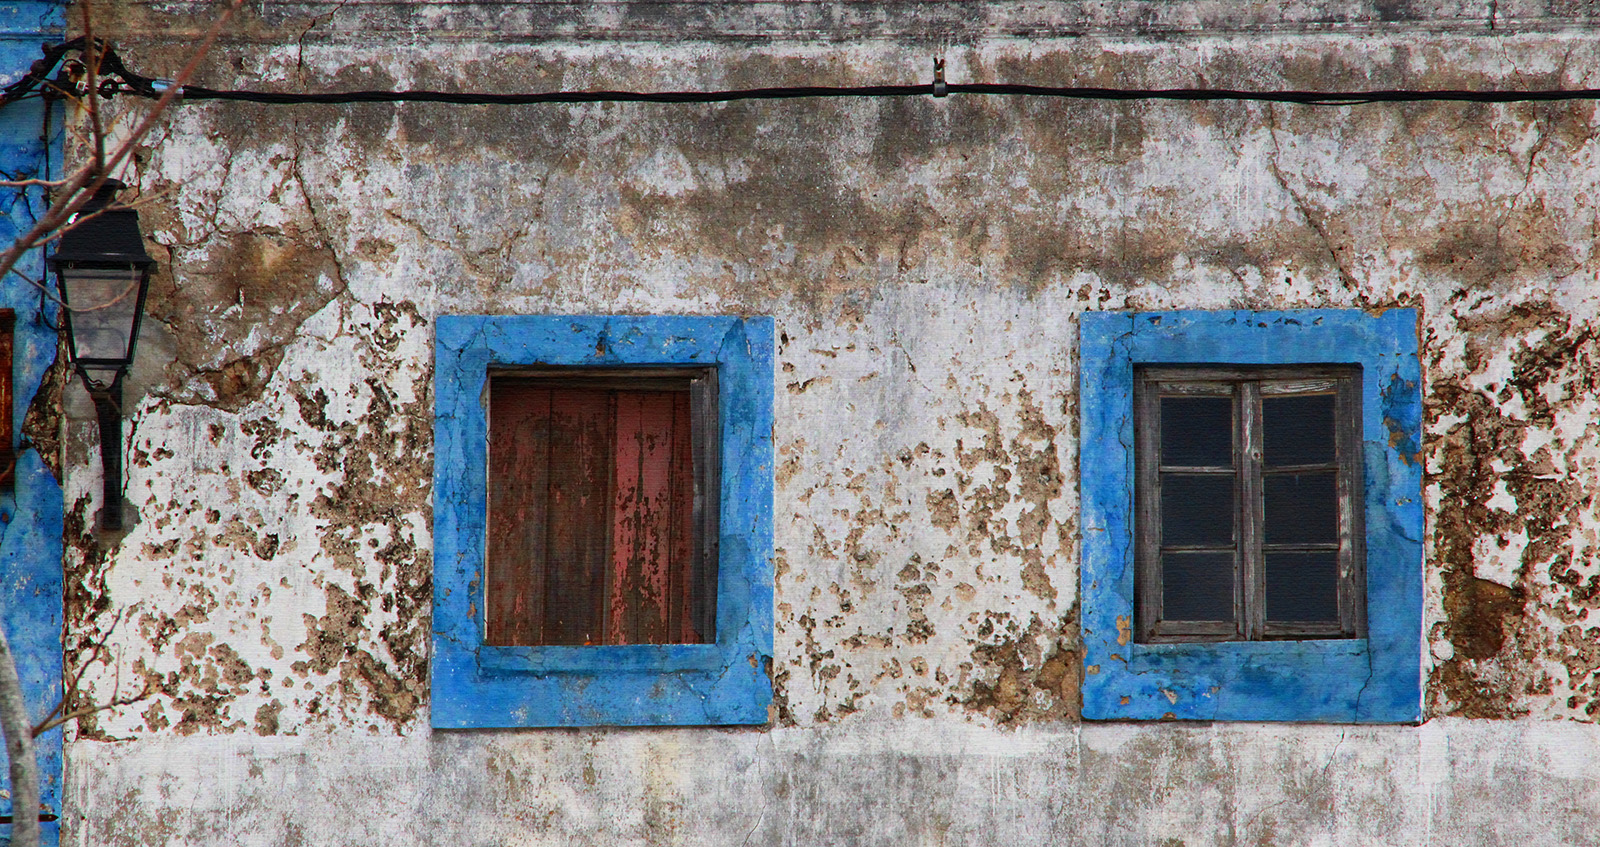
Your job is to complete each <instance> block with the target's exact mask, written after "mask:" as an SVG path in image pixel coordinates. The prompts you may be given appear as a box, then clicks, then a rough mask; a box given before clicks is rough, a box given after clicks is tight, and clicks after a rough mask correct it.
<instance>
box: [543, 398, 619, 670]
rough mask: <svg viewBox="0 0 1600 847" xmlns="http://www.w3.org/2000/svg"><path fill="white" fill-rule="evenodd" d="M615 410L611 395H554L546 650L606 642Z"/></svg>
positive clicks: (550, 472) (551, 410) (551, 441)
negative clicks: (606, 590) (551, 645)
mask: <svg viewBox="0 0 1600 847" xmlns="http://www.w3.org/2000/svg"><path fill="white" fill-rule="evenodd" d="M611 407H612V398H611V393H610V392H608V391H594V390H586V389H560V390H556V391H554V392H552V402H551V408H550V467H549V479H550V485H549V491H550V495H549V505H548V509H549V518H548V529H549V531H548V534H547V537H546V548H545V549H546V553H545V556H546V558H545V572H546V574H547V581H546V590H545V620H544V640H543V642H542V643H545V644H568V645H576V644H604V643H607V642H606V633H605V615H604V610H603V605H604V598H605V593H604V589H605V585H604V583H605V574H606V563H607V561H608V560H609V559H610V551H609V549H608V547H609V546H610V540H611V533H610V531H609V530H610V522H609V521H608V520H607V517H608V512H609V508H608V506H609V504H610V484H611V451H612V443H613V436H612V431H611V430H612V420H613V414H612V408H611Z"/></svg>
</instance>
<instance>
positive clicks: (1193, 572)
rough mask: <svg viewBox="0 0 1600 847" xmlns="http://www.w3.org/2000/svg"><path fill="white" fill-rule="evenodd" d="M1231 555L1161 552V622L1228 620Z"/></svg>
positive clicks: (1232, 590) (1230, 609)
mask: <svg viewBox="0 0 1600 847" xmlns="http://www.w3.org/2000/svg"><path fill="white" fill-rule="evenodd" d="M1234 573H1235V568H1234V566H1233V553H1231V552H1227V553H1163V554H1162V555H1161V619H1162V620H1167V621H1231V620H1233V596H1234V585H1233V581H1234Z"/></svg>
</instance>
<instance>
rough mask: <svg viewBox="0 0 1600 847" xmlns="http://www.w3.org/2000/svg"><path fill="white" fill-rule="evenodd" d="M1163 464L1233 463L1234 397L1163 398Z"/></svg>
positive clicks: (1231, 464)
mask: <svg viewBox="0 0 1600 847" xmlns="http://www.w3.org/2000/svg"><path fill="white" fill-rule="evenodd" d="M1161 464H1163V465H1184V466H1189V467H1198V466H1211V467H1225V468H1226V467H1232V466H1233V398H1231V397H1163V398H1161Z"/></svg>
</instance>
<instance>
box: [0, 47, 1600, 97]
mask: <svg viewBox="0 0 1600 847" xmlns="http://www.w3.org/2000/svg"><path fill="white" fill-rule="evenodd" d="M86 46H88V45H87V44H86V42H85V40H84V39H83V38H82V37H79V38H76V39H73V40H71V41H67V42H64V43H61V44H56V45H51V46H49V47H46V48H45V56H44V58H42V59H40V60H39V61H37V62H35V63H34V64H33V67H32V68H31V69H30V71H29V73H28V74H27V75H26V76H24V77H23V78H22V79H21V80H18V81H17V82H15V83H12V84H11V85H10V86H7V87H6V88H5V89H3V90H0V106H4V105H6V104H8V103H11V102H15V101H17V100H22V99H27V98H30V97H37V96H59V95H60V94H61V93H71V92H68V91H66V89H65V87H64V86H65V85H67V84H69V83H66V82H65V81H64V80H63V81H59V82H57V83H56V84H55V88H61V89H62V91H61V92H56V91H54V90H52V87H51V84H49V83H46V78H47V77H48V75H49V73H50V71H51V70H53V69H54V68H55V66H56V65H57V64H59V63H60V62H61V61H62V59H63V58H64V57H65V55H66V54H67V53H69V52H71V51H73V50H78V51H83V50H84V49H85V47H86ZM96 47H97V52H98V57H99V58H98V63H99V66H100V69H101V70H102V71H106V72H107V76H106V78H104V79H103V80H102V82H101V84H100V94H101V95H102V96H107V97H109V96H111V95H114V94H134V95H138V96H140V97H148V98H157V97H160V96H161V95H162V93H163V92H164V91H165V90H166V89H167V87H168V85H169V83H167V82H165V81H163V80H159V79H155V78H153V77H147V76H142V75H140V74H137V73H134V72H132V71H130V70H128V68H127V66H126V65H125V64H123V62H122V59H121V57H120V56H118V55H117V52H116V50H115V49H114V48H113V47H112V46H111V45H110V44H109V43H106V42H104V41H100V40H98V39H97V41H96ZM943 64H944V63H943V62H942V61H936V62H935V64H934V68H935V79H934V81H933V82H932V83H929V84H925V85H862V86H794V87H779V88H745V89H734V90H726V91H548V92H540V93H532V94H490V93H483V92H466V91H462V92H457V91H335V92H321V93H295V92H279V91H250V90H238V89H215V88H206V87H204V86H199V85H186V86H183V90H182V92H181V96H182V99H185V100H231V101H236V102H245V103H260V104H264V105H282V106H288V105H312V104H329V105H332V104H353V103H444V104H450V105H457V106H531V105H538V104H543V103H731V102H735V101H740V100H799V99H816V98H852V97H927V96H932V97H945V96H948V95H950V94H978V95H999V96H1025V97H1047V98H1057V99H1067V100H1104V101H1138V100H1147V101H1153V100H1171V101H1191V102H1197V101H1222V100H1231V101H1240V102H1255V103H1285V104H1297V105H1305V106H1358V105H1363V104H1370V103H1426V102H1457V103H1548V102H1558V101H1574V100H1600V88H1575V89H1541V90H1533V91H1508V90H1486V91H1473V90H1469V89H1437V90H1426V89H1375V90H1366V91H1362V90H1352V91H1293V90H1278V91H1270V90H1269V91H1248V90H1242V89H1229V88H1105V87H1088V86H1050V85H1020V84H1012V83H946V82H945V80H944V67H943Z"/></svg>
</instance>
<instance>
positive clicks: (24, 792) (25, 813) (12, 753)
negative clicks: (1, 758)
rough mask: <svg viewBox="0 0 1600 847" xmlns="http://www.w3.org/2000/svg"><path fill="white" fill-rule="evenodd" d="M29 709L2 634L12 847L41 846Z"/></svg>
mask: <svg viewBox="0 0 1600 847" xmlns="http://www.w3.org/2000/svg"><path fill="white" fill-rule="evenodd" d="M32 729H33V728H32V727H31V726H29V724H28V707H27V704H26V703H24V702H23V699H22V680H21V679H19V678H18V677H17V659H16V656H15V655H14V654H13V653H12V652H11V645H10V643H9V642H7V641H6V636H5V633H4V632H3V631H0V730H3V731H4V732H5V736H6V757H7V758H9V759H10V760H11V843H12V845H14V847H37V845H38V844H39V760H38V759H37V758H35V757H34V754H33V732H32Z"/></svg>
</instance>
